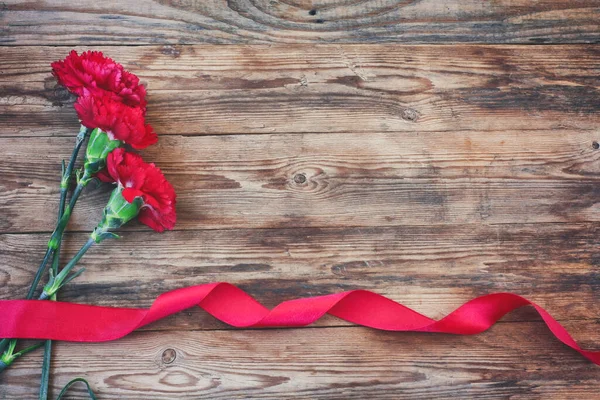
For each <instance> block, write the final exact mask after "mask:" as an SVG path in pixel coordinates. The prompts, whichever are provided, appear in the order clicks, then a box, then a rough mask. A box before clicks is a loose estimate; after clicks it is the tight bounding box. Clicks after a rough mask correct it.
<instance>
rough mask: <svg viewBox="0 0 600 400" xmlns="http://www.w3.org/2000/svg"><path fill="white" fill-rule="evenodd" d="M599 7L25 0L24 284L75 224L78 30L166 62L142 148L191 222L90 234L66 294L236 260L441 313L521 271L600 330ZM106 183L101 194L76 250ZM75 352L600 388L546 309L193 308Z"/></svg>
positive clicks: (26, 381)
mask: <svg viewBox="0 0 600 400" xmlns="http://www.w3.org/2000/svg"><path fill="white" fill-rule="evenodd" d="M598 16H600V5H599V4H598V2H597V1H595V0H554V1H549V0H548V1H547V0H541V1H535V2H531V1H526V0H510V1H509V0H497V1H493V2H481V1H476V0H466V1H459V0H448V1H444V2H440V1H437V0H418V1H413V0H381V1H354V0H310V1H308V0H285V1H273V0H229V1H215V0H209V1H187V0H186V1H183V0H169V1H166V0H160V1H159V0H157V1H152V0H139V1H136V2H125V1H114V0H109V1H103V2H91V1H78V2H72V1H59V0H52V1H36V2H23V1H15V0H9V1H4V2H2V3H0V26H1V28H0V287H1V288H2V289H1V290H0V298H1V299H9V298H20V297H23V295H24V294H25V289H26V287H27V286H28V283H29V281H30V280H31V278H32V276H33V274H34V272H35V271H34V268H35V267H36V266H37V264H38V262H39V261H40V260H39V256H40V255H41V253H42V251H43V249H44V248H45V246H46V241H47V239H48V232H49V231H51V230H52V228H53V225H54V218H55V212H54V210H55V209H56V207H57V198H58V184H59V182H58V178H57V177H58V173H59V163H60V161H61V160H62V159H63V158H66V157H67V156H68V154H69V153H70V148H72V144H71V142H72V140H73V137H74V135H75V133H76V132H77V129H78V121H77V117H76V115H75V113H74V111H73V108H72V104H73V101H74V97H73V96H71V95H69V93H68V92H67V91H66V90H64V89H63V88H61V87H60V86H58V85H57V84H56V81H55V79H54V78H53V77H52V76H51V75H50V70H49V63H50V62H51V61H54V60H58V59H61V58H63V57H64V56H65V55H66V53H67V52H68V50H69V49H70V47H72V46H76V48H77V49H78V50H80V51H81V50H84V49H90V48H93V49H96V50H102V51H104V52H105V53H106V54H107V55H109V56H111V57H113V58H115V59H116V60H118V61H119V62H122V63H123V64H124V65H125V66H126V68H128V69H130V70H131V71H132V72H134V73H136V74H138V75H139V76H140V77H141V78H142V80H143V81H145V82H146V83H147V86H148V89H149V110H148V119H149V121H150V122H151V123H152V124H153V125H154V126H155V128H156V129H157V131H158V132H159V133H160V135H161V140H160V143H159V145H158V146H155V147H152V148H150V149H147V150H145V151H144V152H143V155H144V157H145V158H146V159H148V160H152V161H154V162H156V163H157V164H158V165H159V166H160V167H161V168H162V169H163V171H164V172H165V174H166V175H167V177H168V178H169V179H170V180H171V181H172V182H173V184H174V185H175V187H176V189H177V192H178V194H179V203H178V204H179V206H178V211H179V222H178V225H177V229H176V231H173V232H168V233H165V234H163V235H160V236H159V235H157V234H155V233H153V232H151V231H149V229H148V228H146V227H144V226H142V225H139V224H131V225H130V226H129V227H128V228H127V229H124V231H123V232H122V233H123V239H121V240H119V241H113V242H105V243H104V244H102V248H94V249H92V250H91V251H90V252H89V253H88V254H87V255H86V257H85V258H84V260H83V261H82V265H83V266H85V267H86V268H87V270H86V272H85V273H84V274H83V275H82V276H81V277H79V278H78V279H77V280H75V281H74V282H73V283H72V284H70V285H69V286H68V287H67V288H65V290H64V291H63V292H62V293H61V295H60V296H61V298H62V299H64V300H68V301H77V302H83V303H93V304H100V305H113V306H123V305H129V306H137V307H148V306H149V305H150V304H151V302H152V300H153V299H154V298H155V297H156V296H157V295H158V294H160V293H162V292H163V291H166V290H171V289H175V288H179V287H182V286H186V285H193V284H199V283H205V282H210V281H230V282H232V283H234V284H237V285H239V286H240V287H241V288H242V289H244V290H246V291H248V292H249V293H250V294H252V295H253V296H255V297H256V298H257V299H258V300H260V301H261V302H262V303H264V304H265V305H267V306H270V307H272V306H274V305H275V304H277V303H278V302H280V301H283V300H287V299H292V298H296V297H302V296H310V295H313V296H314V295H321V294H329V293H335V292H339V291H343V290H350V289H356V288H364V289H370V290H373V291H376V292H378V293H381V294H383V295H386V296H388V297H390V298H392V299H394V300H397V301H399V302H402V303H403V304H406V305H407V306H409V307H412V308H414V309H416V310H418V311H420V312H422V313H424V314H426V315H428V316H431V317H433V318H441V317H442V316H444V315H446V314H447V313H449V312H450V311H452V310H454V309H455V308H456V307H457V306H458V305H460V304H462V303H463V302H464V301H467V300H469V299H471V298H473V297H475V296H478V295H482V294H486V293H490V292H496V291H512V292H516V293H518V294H521V295H524V296H526V297H529V298H531V299H532V300H534V301H535V302H537V303H538V304H540V305H541V306H543V307H545V308H546V309H547V310H548V311H550V312H551V313H552V314H553V315H554V316H555V317H556V318H557V319H558V320H559V321H560V322H561V323H563V324H564V325H565V326H566V327H567V329H569V330H570V331H571V332H572V333H573V336H574V337H575V338H576V339H577V341H578V342H579V343H580V344H581V345H582V346H583V347H586V348H589V349H600V347H598V343H600V329H598V327H599V326H600V319H598V316H599V315H600V297H599V294H600V275H599V264H600V258H599V257H598V254H597V252H596V251H595V249H596V248H597V245H598V222H599V221H600V217H599V216H600V212H599V211H600V208H599V207H600V202H599V200H598V199H599V194H600V192H599V189H598V183H599V178H598V176H599V173H600V163H599V161H600V160H599V158H600V150H599V149H598V148H599V147H600V145H598V142H600V128H599V127H600V114H598V104H600V78H599V77H600V73H599V72H600V48H599V47H598V45H597V43H599V42H600V30H599V29H598V22H597V21H598ZM213 43H223V44H228V45H227V46H213V45H209V44H213ZM525 44H528V45H527V46H525ZM531 44H534V45H531ZM535 44H538V45H535ZM539 44H544V45H543V46H541V45H539ZM108 190H109V189H108V187H106V186H104V187H102V188H97V189H96V190H94V188H90V190H88V191H86V193H85V194H84V196H83V198H82V200H81V201H80V204H79V205H78V208H77V210H76V212H75V217H74V220H73V222H72V224H71V225H70V226H69V233H68V234H67V236H66V239H65V247H64V249H63V250H64V253H65V254H64V256H63V261H65V259H66V256H67V255H72V254H74V252H75V251H76V250H77V248H78V247H79V245H80V244H81V243H83V242H84V241H85V237H86V235H87V234H86V232H87V231H89V230H90V229H92V227H93V226H94V225H95V223H96V222H97V221H98V220H99V217H100V210H101V208H102V206H103V205H104V203H105V202H106V200H107V197H108ZM109 249H110V251H109ZM55 348H56V349H57V351H56V353H55V355H54V362H53V375H52V379H53V380H52V389H53V396H54V397H55V396H56V395H57V393H58V390H59V388H60V387H62V386H63V385H64V384H65V383H66V382H67V381H68V380H70V379H72V378H73V377H75V376H85V377H86V378H88V379H89V380H90V382H91V383H92V385H93V387H94V388H95V389H96V390H97V391H98V392H99V395H100V398H101V399H118V398H126V399H133V400H135V399H140V400H141V399H144V400H146V399H173V398H183V399H186V398H189V399H192V398H193V399H205V398H206V399H208V398H210V399H232V398H257V399H258V398H265V399H266V398H273V399H280V398H299V399H315V398H318V399H321V398H323V399H364V398H372V399H414V398H427V399H430V398H431V399H456V398H459V399H460V398H482V399H507V398H510V399H515V400H516V399H538V398H539V399H565V398H574V399H575V398H576V399H579V398H581V399H600V396H599V395H598V387H599V386H600V369H599V368H597V367H596V366H594V365H592V364H591V363H589V362H587V361H585V360H584V359H583V358H581V357H580V356H579V355H578V354H576V353H575V352H572V351H570V350H569V349H567V348H566V347H565V346H563V345H562V344H560V343H558V342H557V341H556V340H555V339H554V338H553V337H552V336H551V335H550V333H549V332H548V330H547V329H546V327H545V326H544V325H543V324H542V323H541V321H540V319H539V317H538V316H537V315H536V314H535V313H534V312H533V311H532V309H530V308H524V309H521V310H518V311H516V312H514V313H511V314H510V315H508V316H506V317H505V318H504V319H503V320H502V321H501V323H499V324H498V325H496V326H495V327H493V328H492V329H491V330H490V331H489V332H487V333H485V334H482V335H478V336H473V337H457V336H441V335H423V334H394V333H386V332H376V331H373V330H368V329H364V328H360V327H353V326H349V324H348V323H346V322H344V321H341V320H338V319H335V318H333V317H325V318H324V319H322V320H321V321H319V322H318V323H317V324H315V325H314V326H313V327H310V328H306V329H296V330H250V331H238V330H234V329H232V328H230V327H228V326H225V325H224V324H222V323H220V322H218V321H216V320H215V319H214V318H212V317H210V316H209V315H207V314H206V313H204V312H203V311H202V310H200V309H198V308H193V309H190V310H187V311H186V312H183V313H180V314H178V315H176V316H172V317H170V318H168V319H165V320H162V321H159V322H157V323H154V324H152V325H150V326H148V327H146V328H145V329H144V330H143V331H142V332H136V333H134V334H132V335H131V336H129V337H127V338H124V339H123V340H120V341H117V342H111V343H105V344H69V343H57V344H56V345H55ZM40 365H41V353H40V352H37V353H36V354H33V355H30V356H28V357H26V358H24V359H22V360H19V362H17V363H16V364H15V365H14V366H13V368H11V369H9V370H8V371H7V372H5V373H3V374H2V375H0V398H1V399H7V400H13V399H19V400H20V399H29V398H36V397H37V390H38V382H39V373H40ZM71 398H77V399H85V398H87V397H86V396H85V395H84V394H83V392H81V391H78V392H76V393H75V394H74V395H73V396H72V397H71Z"/></svg>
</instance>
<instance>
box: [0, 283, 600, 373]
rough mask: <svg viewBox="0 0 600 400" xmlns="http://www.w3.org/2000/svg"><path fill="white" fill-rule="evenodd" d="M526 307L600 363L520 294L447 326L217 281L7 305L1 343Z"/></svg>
mask: <svg viewBox="0 0 600 400" xmlns="http://www.w3.org/2000/svg"><path fill="white" fill-rule="evenodd" d="M526 305H531V306H533V307H534V308H535V310H536V311H537V312H538V314H540V316H541V317H542V319H543V320H544V322H545V323H546V325H547V326H548V328H549V329H550V331H551V332H552V333H553V334H554V336H556V338H557V339H558V340H560V341H561V342H563V343H564V344H566V345H567V346H569V347H571V348H572V349H574V350H575V351H577V352H579V353H580V354H581V355H582V356H584V357H585V358H587V359H588V360H590V361H591V362H593V363H594V364H597V365H600V351H589V350H584V349H582V348H581V347H579V345H578V344H577V342H575V340H574V339H573V338H572V337H571V335H570V334H569V333H568V332H567V330H566V329H565V328H564V327H563V326H562V325H561V324H559V323H558V322H557V321H556V320H555V319H554V318H552V316H551V315H550V314H549V313H548V312H547V311H546V310H544V309H543V308H542V307H540V306H538V305H537V304H535V303H533V302H531V301H529V300H527V299H525V298H523V297H521V296H518V295H516V294H512V293H494V294H489V295H486V296H481V297H477V298H475V299H473V300H471V301H469V302H467V303H465V304H463V305H462V306H460V307H459V308H457V309H456V310H455V311H453V312H452V313H450V314H449V315H447V316H446V317H444V318H442V319H440V320H439V321H436V320H434V319H431V318H429V317H426V316H424V315H422V314H420V313H418V312H416V311H414V310H412V309H410V308H408V307H405V306H403V305H402V304H399V303H396V302H395V301H393V300H390V299H388V298H387V297H384V296H381V295H379V294H376V293H373V292H370V291H367V290H353V291H349V292H343V293H337V294H331V295H326V296H318V297H307V298H301V299H296V300H290V301H285V302H283V303H280V304H279V305H278V306H276V307H275V308H273V309H272V310H269V309H268V308H266V307H265V306H263V305H262V304H260V303H259V302H257V301H256V300H254V299H253V298H252V297H251V296H250V295H248V294H247V293H246V292H244V291H243V290H241V289H239V288H237V287H236V286H233V285H231V284H229V283H209V284H205V285H198V286H191V287H187V288H182V289H177V290H173V291H170V292H166V293H163V294H161V295H160V296H159V297H158V298H156V300H155V301H154V303H153V304H152V306H151V307H150V308H149V309H143V308H120V307H99V306H92V305H84V304H75V303H65V302H60V301H39V300H0V316H1V321H2V323H1V324H0V337H9V338H19V339H52V340H63V341H70V342H105V341H109V340H115V339H119V338H121V337H123V336H126V335H128V334H129V333H131V332H133V331H134V330H136V329H139V328H141V327H143V326H145V325H148V324H150V323H152V322H154V321H157V320H159V319H162V318H165V317H167V316H169V315H171V314H175V313H177V312H180V311H182V310H185V309H188V308H191V307H193V306H199V307H200V308H202V309H204V310H205V311H207V312H208V313H209V314H211V315H212V316H213V317H215V318H217V319H219V320H221V321H223V322H225V323H227V324H229V325H232V326H234V327H237V328H275V327H278V328H289V327H299V326H306V325H309V324H311V323H313V322H315V321H316V320H318V319H319V318H321V317H322V316H323V315H325V314H330V315H333V316H335V317H338V318H341V319H343V320H346V321H348V322H352V323H355V324H357V325H362V326H366V327H369V328H374V329H380V330H386V331H398V332H407V331H411V332H437V333H450V334H456V335H474V334H477V333H481V332H483V331H485V330H487V329H489V328H490V327H491V326H492V325H494V324H495V323H496V322H497V321H498V320H499V319H500V318H502V316H504V315H505V314H507V313H509V312H511V311H513V310H515V309H517V308H520V307H523V306H526Z"/></svg>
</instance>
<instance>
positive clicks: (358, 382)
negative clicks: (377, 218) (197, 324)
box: [0, 323, 600, 400]
mask: <svg viewBox="0 0 600 400" xmlns="http://www.w3.org/2000/svg"><path fill="white" fill-rule="evenodd" d="M578 326H585V324H583V323H578ZM589 338H590V339H592V340H596V341H600V335H599V334H598V330H597V329H596V330H595V331H594V330H590V335H589ZM56 350H57V351H56V359H57V360H60V362H56V363H55V365H54V369H53V371H54V374H53V380H52V386H53V389H54V395H56V394H57V391H58V390H59V388H60V387H61V386H62V385H64V384H65V383H66V382H67V381H68V380H70V379H71V378H72V377H74V376H84V377H86V378H87V379H89V380H90V383H91V384H92V385H93V386H94V387H95V388H97V390H98V391H99V393H101V397H100V398H101V399H103V400H104V399H122V398H127V399H132V400H133V399H144V400H149V399H173V398H177V399H238V398H253V399H281V398H298V399H317V398H318V399H321V398H327V399H344V400H346V399H364V398H365V397H373V396H374V397H375V398H378V399H415V398H428V399H429V398H431V399H433V398H434V399H456V398H478V399H480V398H481V399H507V398H513V399H537V398H543V399H565V398H573V397H572V396H575V397H576V398H581V399H584V398H585V399H597V398H598V391H597V388H598V385H600V371H599V369H598V367H597V366H595V365H593V364H591V363H589V362H586V361H584V360H583V359H582V358H581V357H580V355H579V354H577V353H575V352H573V351H571V350H570V349H568V348H566V347H565V346H564V345H562V344H561V343H559V342H557V341H556V340H555V339H554V338H553V337H552V336H551V335H550V334H549V333H548V331H547V330H546V328H545V326H544V325H543V324H541V323H510V324H499V325H497V326H495V327H493V328H492V329H491V331H489V332H487V333H484V334H481V335H478V336H462V337H461V336H452V335H427V334H412V333H408V334H406V333H402V334H398V333H389V332H376V331H372V330H368V329H364V328H347V327H346V328H321V329H309V330H306V329H305V330H253V331H211V332H173V333H163V334H161V335H155V334H152V333H148V332H146V333H137V334H133V335H132V336H130V337H127V338H125V339H122V340H120V341H118V342H110V343H103V344H68V343H58V344H57V345H56ZM64 360H70V362H68V363H67V362H64ZM39 362H40V361H39V357H33V356H32V357H28V358H26V359H24V360H22V361H21V362H20V363H19V364H17V365H15V368H11V369H10V370H8V371H7V372H6V373H4V374H3V375H1V376H0V397H2V398H3V399H6V400H13V399H19V400H20V399H23V398H35V395H36V391H35V390H36V386H35V385H32V384H31V382H32V381H37V380H38V371H39V369H38V365H39ZM5 382H10V383H11V384H10V385H6V384H4V383H5ZM76 393H77V392H76ZM78 393H79V396H74V397H72V398H73V399H85V398H86V397H85V396H84V394H83V393H82V392H81V391H80V392H78Z"/></svg>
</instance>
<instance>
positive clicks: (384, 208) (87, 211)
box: [0, 127, 600, 232]
mask: <svg viewBox="0 0 600 400" xmlns="http://www.w3.org/2000/svg"><path fill="white" fill-rule="evenodd" d="M73 128H74V127H73ZM597 139H598V133H597V132H593V131H557V132H555V134H553V135H548V134H547V133H544V132H518V131H501V132H496V133H495V134H494V135H493V136H488V135H481V134H479V133H478V132H438V133H427V134H419V133H402V134H398V133H396V134H393V133H377V134H368V135H365V134H360V133H352V134H350V133H348V134H327V135H320V134H311V135H308V134H305V135H259V136H251V135H239V136H237V135H236V136H222V135H216V136H201V137H182V136H170V137H163V138H161V141H160V143H159V144H158V145H157V146H153V147H152V148H149V149H147V150H145V151H144V152H143V153H144V156H145V157H146V158H147V160H151V161H153V162H156V163H157V165H159V166H160V167H161V168H162V169H163V171H164V172H165V174H166V175H167V177H168V178H169V179H170V180H171V181H172V182H173V185H174V186H175V188H176V190H177V193H178V199H179V200H178V211H179V221H178V224H177V229H223V228H274V227H347V226H395V225H446V224H481V223H486V224H504V223H537V222H576V221H579V222H586V221H599V220H600V213H599V212H598V190H599V189H598V177H597V176H598V171H599V168H600V167H599V163H598V159H599V157H600V151H598V150H597V149H595V148H594V145H593V144H594V143H595V140H597ZM72 140H73V139H72V138H48V137H47V138H29V139H27V140H23V139H22V138H2V139H0V148H1V149H3V150H2V154H3V156H2V158H1V159H0V207H1V208H2V213H1V214H0V232H40V231H52V229H53V227H54V224H55V216H54V211H52V210H54V209H55V208H56V207H57V202H58V190H59V184H58V180H59V179H58V176H59V173H60V171H59V169H60V167H59V165H60V160H61V159H63V158H67V157H68V154H69V153H70V151H71V148H72V144H71V142H72ZM109 190H111V186H110V185H103V186H102V187H101V188H100V189H97V190H93V188H91V189H90V190H89V191H87V192H85V193H84V195H83V197H82V199H81V200H80V202H79V203H78V205H77V210H76V212H75V215H74V217H73V222H72V224H71V228H70V229H73V230H86V231H90V230H91V229H92V228H93V227H94V226H95V224H96V223H97V222H98V221H99V220H100V216H101V210H102V208H103V207H104V205H105V204H106V201H107V199H108V192H109ZM42 209H43V210H44V212H40V210H42ZM48 210H50V211H48ZM133 226H134V227H135V229H143V228H142V227H141V226H140V225H133Z"/></svg>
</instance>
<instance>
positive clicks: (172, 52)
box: [160, 45, 181, 58]
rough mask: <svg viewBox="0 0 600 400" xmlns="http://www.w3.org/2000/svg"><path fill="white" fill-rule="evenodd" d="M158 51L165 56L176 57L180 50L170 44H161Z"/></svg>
mask: <svg viewBox="0 0 600 400" xmlns="http://www.w3.org/2000/svg"><path fill="white" fill-rule="evenodd" d="M160 52H161V53H163V54H164V55H165V56H171V57H173V58H178V57H179V56H180V55H181V50H179V49H178V48H177V47H175V46H171V45H166V46H163V48H162V49H160Z"/></svg>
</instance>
